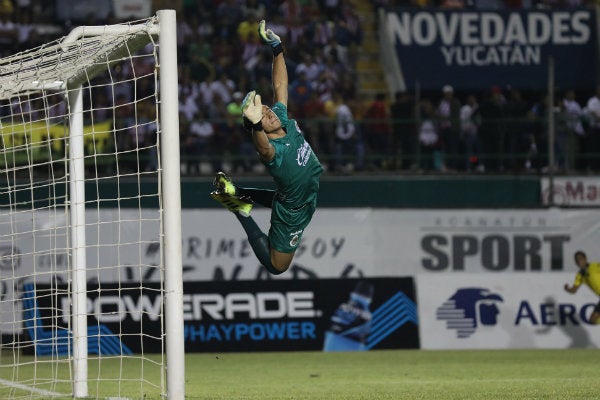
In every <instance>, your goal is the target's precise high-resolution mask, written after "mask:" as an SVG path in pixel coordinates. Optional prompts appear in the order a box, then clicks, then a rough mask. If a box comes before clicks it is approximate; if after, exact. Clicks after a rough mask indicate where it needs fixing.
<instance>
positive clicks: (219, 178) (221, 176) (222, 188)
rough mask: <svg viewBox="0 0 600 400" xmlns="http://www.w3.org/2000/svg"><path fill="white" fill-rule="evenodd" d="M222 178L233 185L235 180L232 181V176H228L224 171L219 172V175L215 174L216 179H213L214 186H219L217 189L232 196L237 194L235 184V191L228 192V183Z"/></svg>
mask: <svg viewBox="0 0 600 400" xmlns="http://www.w3.org/2000/svg"><path fill="white" fill-rule="evenodd" d="M222 180H224V181H226V182H228V183H231V185H232V186H233V182H232V181H231V178H230V177H228V176H227V175H226V174H225V173H224V172H217V176H215V179H214V180H213V186H214V187H215V188H217V191H218V192H220V193H226V194H228V195H230V196H235V186H234V192H233V193H227V190H226V184H225V183H223V182H222Z"/></svg>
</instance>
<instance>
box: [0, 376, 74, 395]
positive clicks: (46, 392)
mask: <svg viewBox="0 0 600 400" xmlns="http://www.w3.org/2000/svg"><path fill="white" fill-rule="evenodd" d="M0 384H2V385H4V386H9V387H14V388H16V389H21V390H25V391H27V392H31V393H36V394H41V395H43V396H52V397H59V396H62V397H66V396H68V395H66V394H61V393H56V392H51V391H50V390H44V389H38V388H35V387H32V386H27V385H23V384H20V383H17V382H12V381H7V380H4V379H2V378H0Z"/></svg>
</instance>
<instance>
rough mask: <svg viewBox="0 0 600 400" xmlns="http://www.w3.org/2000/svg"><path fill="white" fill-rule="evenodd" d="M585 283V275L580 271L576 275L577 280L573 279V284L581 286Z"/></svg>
mask: <svg viewBox="0 0 600 400" xmlns="http://www.w3.org/2000/svg"><path fill="white" fill-rule="evenodd" d="M582 283H583V275H582V274H580V273H579V272H578V273H577V274H576V275H575V281H573V286H575V287H579V286H581V284H582Z"/></svg>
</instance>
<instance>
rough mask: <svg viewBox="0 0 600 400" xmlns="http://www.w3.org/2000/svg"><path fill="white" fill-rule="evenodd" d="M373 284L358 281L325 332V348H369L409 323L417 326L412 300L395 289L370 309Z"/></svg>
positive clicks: (335, 349)
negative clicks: (381, 302)
mask: <svg viewBox="0 0 600 400" xmlns="http://www.w3.org/2000/svg"><path fill="white" fill-rule="evenodd" d="M373 294H374V287H373V285H372V284H369V283H367V282H362V281H361V282H358V284H357V285H356V287H355V288H354V290H353V291H352V292H351V293H350V296H349V298H348V301H346V302H344V303H342V304H340V306H339V307H338V308H337V310H336V311H335V313H334V314H333V316H332V317H331V326H330V328H329V330H328V331H327V332H326V333H325V343H324V345H323V350H324V351H353V350H354V351H364V350H370V349H371V348H373V347H374V346H375V345H377V344H378V343H379V342H381V341H382V340H384V339H385V338H386V337H388V336H390V335H391V334H392V333H394V332H395V331H396V330H398V329H399V328H400V327H402V326H403V325H404V324H406V323H408V322H412V323H413V324H415V325H418V317H417V311H416V305H415V303H414V302H413V301H412V300H411V299H409V298H408V297H407V296H406V295H405V294H404V293H403V292H397V293H395V294H394V295H393V296H392V297H390V298H389V299H388V300H387V301H386V302H384V303H383V304H381V305H380V306H379V307H377V308H376V309H375V310H374V311H373V312H371V310H370V308H371V302H372V299H373Z"/></svg>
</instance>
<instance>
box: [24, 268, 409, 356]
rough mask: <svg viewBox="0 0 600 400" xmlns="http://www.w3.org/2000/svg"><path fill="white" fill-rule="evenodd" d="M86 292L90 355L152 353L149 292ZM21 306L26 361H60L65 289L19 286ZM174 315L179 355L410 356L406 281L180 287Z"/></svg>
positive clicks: (153, 310)
mask: <svg viewBox="0 0 600 400" xmlns="http://www.w3.org/2000/svg"><path fill="white" fill-rule="evenodd" d="M96 289H97V288H92V287H89V286H88V302H87V306H88V310H87V312H88V315H89V317H88V337H89V338H90V339H89V340H88V347H89V348H88V352H89V353H90V354H103V355H110V354H119V352H120V351H123V352H125V353H128V354H130V353H138V352H141V351H142V348H143V351H144V352H159V351H161V342H160V340H159V338H160V336H161V329H160V324H161V318H160V312H161V306H162V304H161V295H160V291H159V290H158V289H159V287H158V285H156V284H149V285H146V286H145V287H144V288H140V287H135V288H120V289H119V288H118V286H117V285H115V284H102V287H101V291H99V290H96ZM21 299H22V307H23V316H24V318H23V319H24V326H23V330H24V332H25V333H26V335H28V337H29V338H31V337H33V336H34V335H35V337H37V338H38V343H37V344H36V346H35V351H36V353H37V354H38V355H50V354H54V355H66V354H69V353H68V351H69V348H68V347H69V341H70V340H71V336H72V334H71V332H70V331H69V330H68V326H69V319H70V318H71V310H70V300H69V298H68V297H67V292H66V288H65V287H60V288H56V287H54V288H50V286H48V285H36V286H34V285H33V284H26V285H24V286H23V293H22V296H21ZM183 314H184V324H185V327H184V336H185V339H184V340H185V349H186V351H187V352H227V351H242V352H243V351H293V350H323V351H366V350H373V349H408V348H410V349H416V348H419V337H418V329H419V328H418V318H417V307H416V304H415V288H414V281H413V279H412V278H374V279H343V280H342V279H321V280H283V281H282V280H265V281H233V282H186V283H184V299H183ZM57 326H58V329H57V328H56V327H57ZM141 332H143V333H144V335H140V333H141ZM29 349H30V351H32V350H33V349H32V348H29Z"/></svg>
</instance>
